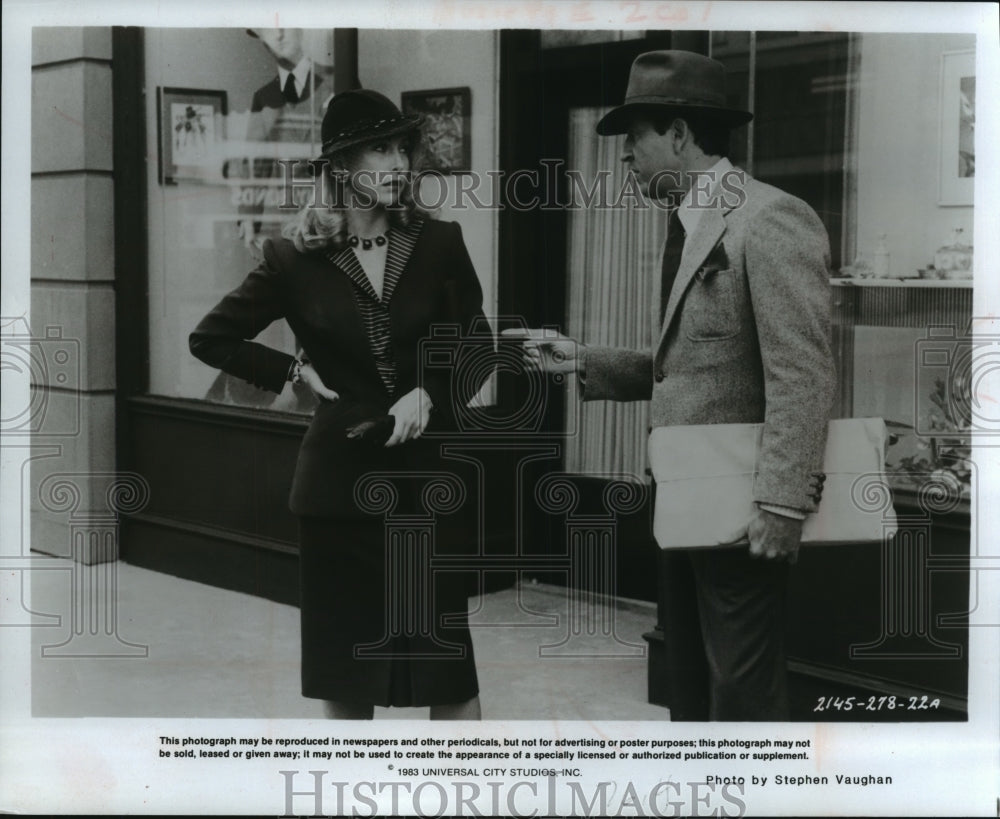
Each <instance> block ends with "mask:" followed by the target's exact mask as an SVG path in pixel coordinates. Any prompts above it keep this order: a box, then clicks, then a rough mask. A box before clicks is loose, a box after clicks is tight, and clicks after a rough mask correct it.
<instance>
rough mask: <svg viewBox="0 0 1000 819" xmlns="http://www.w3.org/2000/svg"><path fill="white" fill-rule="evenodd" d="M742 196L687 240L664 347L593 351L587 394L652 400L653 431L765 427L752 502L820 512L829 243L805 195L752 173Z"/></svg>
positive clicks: (828, 366) (828, 383)
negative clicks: (815, 495)
mask: <svg viewBox="0 0 1000 819" xmlns="http://www.w3.org/2000/svg"><path fill="white" fill-rule="evenodd" d="M742 190H743V192H744V193H745V197H740V198H741V199H744V201H741V202H739V203H738V204H737V202H736V199H737V197H735V196H734V195H733V194H731V193H727V196H728V199H729V201H728V203H727V204H729V205H733V206H732V207H720V208H715V209H709V210H705V211H704V212H703V213H702V215H701V219H700V221H699V222H698V225H697V227H696V229H695V230H694V232H693V233H692V234H691V235H690V236H688V237H687V240H686V241H685V244H684V252H683V255H682V257H681V263H680V268H679V269H678V272H677V278H676V279H675V282H674V287H673V289H672V291H671V293H670V298H669V301H668V302H667V305H666V311H665V314H664V321H663V326H662V330H661V334H660V338H659V342H658V343H657V344H656V346H655V347H654V349H653V350H652V351H648V350H647V351H634V350H623V349H613V348H606V347H605V348H601V347H588V348H587V349H586V353H585V364H584V376H583V379H582V380H583V384H584V396H583V397H584V399H585V400H595V399H608V400H618V401H632V400H644V399H651V401H652V412H651V422H652V424H653V425H654V426H673V425H686V424H731V423H745V422H753V423H759V422H763V423H764V434H763V441H762V448H761V453H760V458H759V462H758V474H757V476H756V478H755V481H754V500H756V501H758V502H762V503H767V504H774V505H779V506H784V507H791V508H794V509H798V510H801V511H803V512H810V511H815V508H816V506H815V502H814V501H813V499H812V498H811V497H810V494H809V493H810V492H811V491H812V490H811V489H810V480H809V479H810V473H813V472H817V471H819V470H820V469H821V464H822V456H823V449H824V446H825V442H826V427H827V421H828V420H829V417H830V410H831V406H832V402H833V396H834V390H835V373H834V365H833V358H832V353H831V342H830V284H829V265H830V253H829V241H828V239H827V234H826V230H825V229H824V227H823V225H822V223H821V222H820V220H819V218H818V217H817V216H816V213H815V212H814V211H813V210H812V209H811V208H810V207H809V206H808V205H807V204H805V203H804V202H803V201H801V200H800V199H797V198H795V197H794V196H791V195H789V194H787V193H784V192H783V191H780V190H778V189H777V188H774V187H772V186H771V185H767V184H765V183H763V182H759V181H757V180H755V179H752V178H751V177H749V176H746V181H745V184H744V185H743V186H742ZM658 280H659V276H657V281H658ZM658 288H659V283H658V284H657V290H658ZM652 304H654V305H657V306H658V305H659V304H660V298H659V292H656V293H655V294H654V298H653V300H652Z"/></svg>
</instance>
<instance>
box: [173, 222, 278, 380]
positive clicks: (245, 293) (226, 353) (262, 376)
mask: <svg viewBox="0 0 1000 819" xmlns="http://www.w3.org/2000/svg"><path fill="white" fill-rule="evenodd" d="M284 315H285V305H284V297H283V294H282V290H281V287H280V284H279V281H278V274H277V272H276V270H275V267H274V247H273V245H272V243H271V242H270V240H268V241H267V242H265V243H264V261H263V262H261V264H260V266H258V267H257V268H256V269H255V270H253V271H252V272H251V273H250V275H248V276H247V277H246V279H245V280H244V281H243V283H242V284H241V285H240V286H239V287H237V288H236V289H235V290H233V291H232V292H231V293H229V294H228V295H226V296H225V297H224V298H223V299H222V301H220V302H219V303H218V304H217V305H215V307H214V308H212V310H211V311H210V312H209V313H208V315H207V316H205V318H203V319H202V320H201V321H200V322H199V324H198V326H197V327H196V328H195V329H194V332H192V333H191V335H190V337H189V339H188V343H189V346H190V349H191V353H192V354H193V355H194V356H195V357H196V358H198V359H200V360H201V361H204V362H205V363H206V364H208V365H209V366H211V367H216V368H218V369H220V370H223V371H224V372H227V373H229V374H230V375H234V376H236V377H237V378H242V379H243V380H245V381H248V382H250V383H251V384H253V385H254V386H256V387H261V388H263V389H266V390H271V391H272V392H281V391H282V389H284V386H285V382H286V381H287V380H288V372H289V370H290V369H291V366H292V363H293V362H294V361H295V357H294V356H292V355H289V354H288V353H283V352H280V351H278V350H275V349H272V348H271V347H265V346H264V345H262V344H257V343H256V342H253V341H250V339H252V338H254V337H255V336H257V334H258V333H260V332H261V331H262V330H263V329H264V328H265V327H267V326H268V325H269V324H271V322H273V321H275V320H277V319H280V318H282V317H283V316H284Z"/></svg>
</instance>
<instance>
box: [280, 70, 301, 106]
mask: <svg viewBox="0 0 1000 819" xmlns="http://www.w3.org/2000/svg"><path fill="white" fill-rule="evenodd" d="M282 94H283V95H284V97H285V101H286V102H298V101H299V92H298V91H296V90H295V75H294V74H289V75H288V76H287V77H286V78H285V90H284V91H282Z"/></svg>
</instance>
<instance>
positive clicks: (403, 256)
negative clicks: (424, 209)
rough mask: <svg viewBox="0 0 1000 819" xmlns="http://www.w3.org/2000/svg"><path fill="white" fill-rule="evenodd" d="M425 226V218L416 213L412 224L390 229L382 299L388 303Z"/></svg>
mask: <svg viewBox="0 0 1000 819" xmlns="http://www.w3.org/2000/svg"><path fill="white" fill-rule="evenodd" d="M423 226H424V218H423V216H421V215H419V214H416V213H415V214H414V215H413V219H411V220H410V224H408V225H407V226H406V227H402V228H392V229H390V231H389V252H388V253H387V254H386V257H385V280H384V281H383V282H382V301H383V302H386V303H388V301H389V299H391V298H392V294H393V293H394V292H395V290H396V284H397V283H398V282H399V278H400V276H402V275H403V271H404V270H405V269H406V263H407V262H408V261H410V256H412V255H413V248H414V247H415V246H416V244H417V238H418V237H419V236H420V230H421V228H423Z"/></svg>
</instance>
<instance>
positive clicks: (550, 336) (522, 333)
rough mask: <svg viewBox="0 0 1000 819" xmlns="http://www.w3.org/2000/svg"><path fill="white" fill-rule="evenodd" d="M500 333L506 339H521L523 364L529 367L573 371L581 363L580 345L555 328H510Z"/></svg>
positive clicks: (562, 371)
mask: <svg viewBox="0 0 1000 819" xmlns="http://www.w3.org/2000/svg"><path fill="white" fill-rule="evenodd" d="M501 335H502V336H503V338H504V339H505V340H507V341H517V340H521V341H522V345H521V346H522V350H523V353H524V364H525V366H526V367H527V368H529V369H532V370H539V371H541V372H546V373H575V372H576V371H577V369H578V368H579V366H580V365H581V363H582V361H581V356H580V351H581V349H582V345H581V344H580V343H579V342H577V341H575V340H574V339H572V338H570V337H569V336H564V335H563V334H562V333H559V332H557V331H556V330H547V329H531V330H529V329H522V328H512V329H509V330H504V331H503V332H502V333H501Z"/></svg>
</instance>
